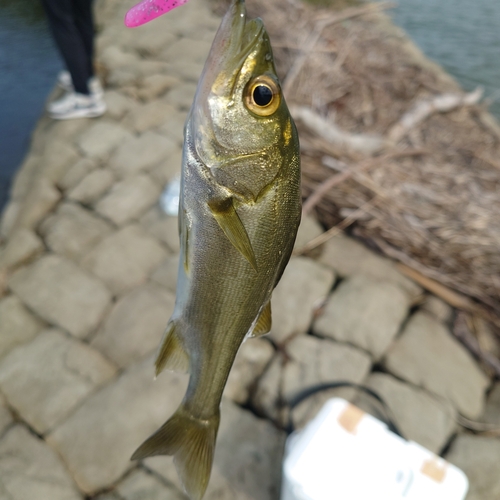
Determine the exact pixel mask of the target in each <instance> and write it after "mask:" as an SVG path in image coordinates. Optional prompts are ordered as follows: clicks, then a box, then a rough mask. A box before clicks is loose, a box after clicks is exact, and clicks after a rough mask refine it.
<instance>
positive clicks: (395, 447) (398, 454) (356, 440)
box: [281, 398, 468, 500]
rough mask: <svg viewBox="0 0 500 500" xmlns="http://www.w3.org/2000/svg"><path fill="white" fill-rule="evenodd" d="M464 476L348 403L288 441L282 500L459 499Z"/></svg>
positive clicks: (330, 405) (335, 402) (329, 406)
mask: <svg viewBox="0 0 500 500" xmlns="http://www.w3.org/2000/svg"><path fill="white" fill-rule="evenodd" d="M467 490H468V480H467V477H466V476H465V474H464V473H463V472H462V471H461V470H460V469H458V468H457V467H455V466H454V465H452V464H450V463H448V462H446V461H445V460H443V459H442V458H440V457H437V456H436V455H434V454H433V453H432V452H430V451H429V450H427V449H425V448H423V447H422V446H420V445H418V444H417V443H414V442H412V441H406V440H405V439H402V438H401V437H399V436H397V435H396V434H394V433H393V432H391V431H389V429H388V428H387V426H386V425H385V424H384V423H382V422H380V421H379V420H377V419H375V418H374V417H372V416H371V415H369V414H367V413H365V412H363V411H362V410H360V409H359V408H357V407H356V406H354V405H351V404H350V403H349V402H347V401H345V400H343V399H339V398H335V399H331V400H329V401H328V402H327V403H326V404H325V406H324V407H323V408H322V410H321V411H320V412H319V414H318V415H317V416H316V417H315V418H314V419H313V420H312V421H311V422H309V424H308V425H307V426H306V427H305V428H304V429H303V430H302V431H301V432H298V433H294V434H292V435H291V436H290V437H289V438H288V441H287V446H286V456H285V460H284V463H283V485H282V491H281V500H403V499H404V500H463V499H464V498H465V495H466V494H467Z"/></svg>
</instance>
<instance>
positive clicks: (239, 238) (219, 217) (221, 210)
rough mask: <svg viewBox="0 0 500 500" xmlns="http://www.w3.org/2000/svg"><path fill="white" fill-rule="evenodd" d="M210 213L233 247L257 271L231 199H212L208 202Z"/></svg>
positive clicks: (252, 253)
mask: <svg viewBox="0 0 500 500" xmlns="http://www.w3.org/2000/svg"><path fill="white" fill-rule="evenodd" d="M208 206H209V208H210V211H211V212H212V215H213V216H214V218H215V220H216V221H217V224H219V226H220V228H221V229H222V231H224V234H225V235H226V236H227V238H228V240H229V241H230V242H231V243H232V245H233V246H234V248H236V250H238V252H240V253H241V255H243V257H244V258H245V259H246V260H247V261H248V262H249V263H250V265H251V266H252V267H253V268H254V270H255V271H257V261H256V260H255V254H254V251H253V248H252V243H251V242H250V238H249V237H248V233H247V231H246V229H245V226H244V225H243V222H241V219H240V218H239V216H238V213H237V212H236V209H235V208H234V205H233V199H232V198H227V199H225V200H219V201H212V202H210V203H209V204H208Z"/></svg>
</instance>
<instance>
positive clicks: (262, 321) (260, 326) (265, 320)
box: [250, 301, 272, 337]
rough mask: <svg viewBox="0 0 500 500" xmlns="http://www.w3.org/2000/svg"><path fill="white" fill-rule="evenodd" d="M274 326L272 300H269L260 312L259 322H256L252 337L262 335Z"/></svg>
mask: <svg viewBox="0 0 500 500" xmlns="http://www.w3.org/2000/svg"><path fill="white" fill-rule="evenodd" d="M271 326H272V315H271V301H269V302H268V303H267V304H266V305H265V306H264V307H263V308H262V311H261V312H260V314H259V318H258V319H257V323H255V327H254V329H253V330H252V333H251V334H250V337H260V336H262V335H265V334H266V333H269V332H270V331H271Z"/></svg>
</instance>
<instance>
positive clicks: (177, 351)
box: [155, 320, 189, 376]
mask: <svg viewBox="0 0 500 500" xmlns="http://www.w3.org/2000/svg"><path fill="white" fill-rule="evenodd" d="M155 367H156V376H158V375H159V374H160V373H161V372H162V371H163V370H164V369H165V368H166V369H167V370H175V371H180V372H188V371H189V355H188V354H187V352H186V350H185V349H184V347H183V345H182V342H181V339H180V336H179V333H178V331H177V323H176V322H175V320H170V321H169V322H168V324H167V328H166V329H165V333H164V334H163V339H162V341H161V344H160V350H159V352H158V356H157V357H156V361H155Z"/></svg>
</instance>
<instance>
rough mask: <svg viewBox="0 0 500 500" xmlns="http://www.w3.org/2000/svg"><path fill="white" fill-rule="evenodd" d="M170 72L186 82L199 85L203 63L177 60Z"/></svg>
mask: <svg viewBox="0 0 500 500" xmlns="http://www.w3.org/2000/svg"><path fill="white" fill-rule="evenodd" d="M170 71H171V72H172V73H173V74H174V75H177V76H178V77H179V78H182V79H183V80H184V81H186V82H192V83H195V84H197V83H198V80H199V79H200V76H201V73H202V71H203V63H201V62H192V61H187V60H177V61H173V62H172V63H171V64H170Z"/></svg>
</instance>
